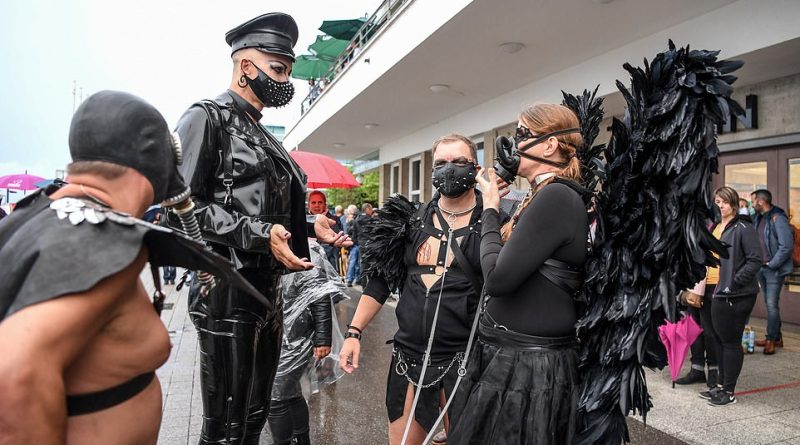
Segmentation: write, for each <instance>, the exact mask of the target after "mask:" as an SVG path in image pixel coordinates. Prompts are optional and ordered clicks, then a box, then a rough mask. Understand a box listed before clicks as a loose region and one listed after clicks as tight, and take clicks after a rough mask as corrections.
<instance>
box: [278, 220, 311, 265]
mask: <svg viewBox="0 0 800 445" xmlns="http://www.w3.org/2000/svg"><path fill="white" fill-rule="evenodd" d="M291 237H292V234H291V233H289V231H288V230H286V228H284V227H283V226H282V225H280V224H273V225H272V228H271V229H270V230H269V250H270V252H272V255H273V256H274V257H275V259H276V260H278V261H279V262H280V263H281V264H283V265H284V266H286V267H287V268H288V269H289V270H309V269H312V268H313V267H314V263H312V262H310V261H308V258H298V257H297V255H295V254H294V252H292V249H291V248H290V247H289V238H291Z"/></svg>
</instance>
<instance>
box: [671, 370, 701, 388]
mask: <svg viewBox="0 0 800 445" xmlns="http://www.w3.org/2000/svg"><path fill="white" fill-rule="evenodd" d="M705 381H706V374H705V373H704V372H703V371H700V370H699V369H692V370H691V371H689V373H688V374H686V375H685V376H683V377H681V378H679V379H678V380H675V383H677V384H678V385H691V384H694V383H705Z"/></svg>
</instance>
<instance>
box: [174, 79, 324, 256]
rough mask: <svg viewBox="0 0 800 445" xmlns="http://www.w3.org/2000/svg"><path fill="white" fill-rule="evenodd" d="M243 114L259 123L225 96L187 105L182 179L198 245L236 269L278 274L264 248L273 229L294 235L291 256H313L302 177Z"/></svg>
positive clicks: (249, 109)
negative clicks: (197, 224)
mask: <svg viewBox="0 0 800 445" xmlns="http://www.w3.org/2000/svg"><path fill="white" fill-rule="evenodd" d="M212 102H213V103H212ZM215 105H216V106H215ZM248 114H249V115H250V116H254V117H255V119H256V120H258V119H260V117H261V114H260V113H259V112H258V110H256V109H255V108H254V107H253V106H252V105H250V104H249V103H247V102H246V101H245V100H244V99H243V98H241V97H240V96H239V95H237V94H236V93H234V92H233V91H230V90H228V91H226V92H225V93H223V94H221V95H220V96H218V97H217V98H216V99H214V100H213V101H201V102H198V103H195V104H194V105H192V106H191V107H190V108H189V110H187V111H186V113H184V115H183V116H182V117H181V119H180V121H179V122H178V126H177V129H176V131H177V132H178V134H179V135H180V138H181V145H182V147H183V163H182V165H181V166H180V172H181V174H182V175H183V177H184V178H185V180H186V183H187V184H188V185H189V186H190V187H191V190H192V199H193V200H194V201H195V204H196V206H197V208H196V210H195V214H196V215H197V217H198V220H199V222H200V229H201V231H202V232H203V238H204V239H206V240H207V241H208V242H209V243H210V245H211V246H212V248H213V249H214V250H215V251H217V252H218V253H220V254H222V255H224V256H226V257H228V258H230V259H231V261H232V262H233V263H234V265H235V266H236V268H238V269H241V268H259V269H260V268H269V269H276V270H277V269H282V266H281V265H280V264H278V263H277V261H273V259H272V255H271V253H270V249H269V237H270V235H269V232H270V229H271V228H272V225H273V224H282V225H283V226H284V227H286V229H287V230H288V231H289V232H291V234H292V238H291V239H290V245H291V248H292V251H293V252H294V253H295V255H297V256H298V257H300V258H303V257H305V258H308V257H309V256H310V255H309V251H308V244H307V242H306V240H307V236H308V234H307V225H306V217H305V173H303V171H302V170H301V169H300V167H299V166H298V165H297V164H296V163H295V162H294V161H293V160H292V159H291V157H289V155H288V153H287V152H286V150H285V149H284V148H283V146H282V145H281V143H280V142H278V140H276V139H275V138H274V137H273V136H272V135H271V134H270V133H269V132H268V131H266V129H264V127H262V126H261V125H260V124H258V123H257V122H254V121H253V120H252V119H250V117H249V116H248Z"/></svg>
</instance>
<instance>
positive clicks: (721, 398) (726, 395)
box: [708, 390, 736, 406]
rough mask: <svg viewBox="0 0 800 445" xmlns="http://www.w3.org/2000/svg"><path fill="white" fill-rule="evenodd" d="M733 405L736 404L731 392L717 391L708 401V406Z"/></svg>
mask: <svg viewBox="0 0 800 445" xmlns="http://www.w3.org/2000/svg"><path fill="white" fill-rule="evenodd" d="M734 403H736V396H735V395H733V393H732V392H728V391H725V390H722V391H718V392H717V393H716V394H715V395H714V396H712V397H711V400H709V401H708V404H709V405H711V406H725V405H733V404H734Z"/></svg>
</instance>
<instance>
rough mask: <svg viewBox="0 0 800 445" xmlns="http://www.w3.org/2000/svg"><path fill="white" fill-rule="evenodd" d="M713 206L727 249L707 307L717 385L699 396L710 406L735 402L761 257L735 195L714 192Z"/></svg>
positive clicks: (754, 234)
mask: <svg viewBox="0 0 800 445" xmlns="http://www.w3.org/2000/svg"><path fill="white" fill-rule="evenodd" d="M714 204H716V205H717V207H719V209H720V213H721V214H722V222H721V223H720V224H721V225H722V227H724V229H723V231H722V237H721V238H720V240H721V241H722V242H723V243H725V245H726V246H727V247H728V257H727V258H721V259H720V267H719V282H718V283H717V286H716V288H715V289H714V298H712V299H711V300H708V301H706V300H704V301H703V304H704V305H705V304H710V305H711V309H710V310H709V312H710V313H711V327H712V334H713V339H714V343H715V344H714V346H715V347H716V352H717V361H718V362H719V383H718V386H717V387H716V388H711V389H710V390H708V391H703V392H701V393H700V397H702V398H704V399H708V403H709V404H710V405H712V406H725V405H730V404H734V403H736V396H735V395H734V391H735V389H736V381H737V380H739V374H740V373H741V371H742V362H743V361H744V353H743V352H742V343H741V341H742V333H744V327H745V324H747V320H748V319H749V318H750V312H751V311H752V310H753V306H754V305H755V303H756V295H757V294H758V281H757V279H756V274H757V273H758V270H759V269H760V268H761V265H762V263H763V261H764V260H763V257H762V252H761V245H760V244H759V242H758V233H757V232H756V229H755V227H753V224H752V223H751V222H749V221H746V220H744V219H742V218H740V216H739V214H738V206H739V195H738V193H736V190H734V189H732V188H730V187H721V188H719V189H717V190H716V191H715V192H714Z"/></svg>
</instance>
